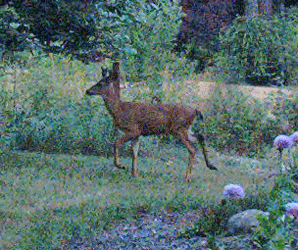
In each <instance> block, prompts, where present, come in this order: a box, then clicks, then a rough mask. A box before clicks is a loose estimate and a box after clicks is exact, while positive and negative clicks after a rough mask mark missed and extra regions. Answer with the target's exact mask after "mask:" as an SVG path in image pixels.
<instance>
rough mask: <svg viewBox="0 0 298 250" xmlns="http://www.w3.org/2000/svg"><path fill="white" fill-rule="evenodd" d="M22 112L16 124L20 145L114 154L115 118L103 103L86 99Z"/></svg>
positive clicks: (17, 140) (18, 143)
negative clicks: (113, 120) (95, 102)
mask: <svg viewBox="0 0 298 250" xmlns="http://www.w3.org/2000/svg"><path fill="white" fill-rule="evenodd" d="M35 111H36V109H35ZM20 112H21V113H20V116H19V117H20V119H19V121H18V123H17V124H16V125H15V126H16V130H17V131H18V132H17V133H16V135H15V146H16V147H18V148H21V149H27V150H42V151H46V152H60V153H61V152H63V153H69V154H70V153H83V154H96V155H98V154H100V155H110V154H111V153H112V150H111V149H112V147H111V145H112V142H113V135H114V133H113V132H114V129H113V125H112V120H111V118H110V117H109V115H108V114H107V112H106V110H105V108H103V106H101V105H98V104H93V105H91V104H90V103H89V104H88V103H87V101H86V102H85V103H81V104H79V103H75V104H69V105H68V106H66V107H64V108H55V107H53V108H51V109H50V110H48V109H42V110H40V111H39V112H37V113H35V114H34V113H33V112H32V111H30V112H29V113H25V112H23V111H22V110H20Z"/></svg>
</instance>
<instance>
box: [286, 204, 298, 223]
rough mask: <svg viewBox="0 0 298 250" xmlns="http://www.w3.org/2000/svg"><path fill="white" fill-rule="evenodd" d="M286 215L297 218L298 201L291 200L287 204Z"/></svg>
mask: <svg viewBox="0 0 298 250" xmlns="http://www.w3.org/2000/svg"><path fill="white" fill-rule="evenodd" d="M286 216H288V217H290V218H292V219H297V218H298V203H297V202H291V203H288V204H287V205H286Z"/></svg>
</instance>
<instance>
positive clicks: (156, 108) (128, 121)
mask: <svg viewBox="0 0 298 250" xmlns="http://www.w3.org/2000/svg"><path fill="white" fill-rule="evenodd" d="M196 114H197V110H196V109H194V108H191V107H188V106H183V105H168V104H147V103H133V102H122V103H121V105H120V106H119V112H118V114H117V117H119V119H116V120H115V123H116V126H117V127H118V128H119V129H120V130H122V131H124V132H127V131H130V130H136V129H138V130H139V133H140V134H142V135H153V134H155V135H158V134H172V133H174V134H175V132H176V131H178V130H179V129H180V128H188V127H189V126H190V125H191V123H192V122H193V120H194V118H195V116H196ZM117 120H118V121H117Z"/></svg>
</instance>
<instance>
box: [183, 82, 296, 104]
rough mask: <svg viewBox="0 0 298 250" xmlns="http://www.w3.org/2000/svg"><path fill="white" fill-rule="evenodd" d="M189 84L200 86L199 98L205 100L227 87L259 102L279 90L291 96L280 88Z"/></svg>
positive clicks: (287, 91) (207, 83) (208, 83)
mask: <svg viewBox="0 0 298 250" xmlns="http://www.w3.org/2000/svg"><path fill="white" fill-rule="evenodd" d="M187 83H188V84H194V85H198V86H199V89H200V91H199V93H198V94H199V96H201V97H203V98H204V99H205V98H206V99H208V98H209V95H210V93H212V91H214V89H215V87H217V86H221V87H222V88H226V87H227V86H233V88H235V89H239V90H241V91H242V92H243V93H245V94H247V95H250V96H251V97H253V98H256V99H259V100H265V99H266V98H267V97H268V94H276V93H277V92H278V91H279V90H280V91H282V92H283V93H285V94H287V95H289V94H291V92H290V91H289V90H285V89H281V88H278V87H262V86H247V85H225V84H220V83H215V82H205V81H187Z"/></svg>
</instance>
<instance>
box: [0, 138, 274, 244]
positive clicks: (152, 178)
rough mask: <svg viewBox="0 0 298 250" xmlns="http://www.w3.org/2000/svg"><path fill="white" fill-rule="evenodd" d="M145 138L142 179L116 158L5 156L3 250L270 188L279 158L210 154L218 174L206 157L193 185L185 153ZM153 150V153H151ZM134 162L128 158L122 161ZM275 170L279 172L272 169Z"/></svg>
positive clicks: (56, 241) (51, 241)
mask: <svg viewBox="0 0 298 250" xmlns="http://www.w3.org/2000/svg"><path fill="white" fill-rule="evenodd" d="M145 140H146V138H143V139H142V144H143V145H142V148H141V153H140V154H141V155H142V154H143V155H145V157H140V159H139V173H140V176H139V177H138V178H133V177H131V175H130V172H129V170H125V171H123V170H119V169H116V168H115V167H113V164H112V162H113V161H112V159H111V158H110V159H107V158H101V157H96V156H83V155H55V154H52V155H49V154H43V153H28V152H8V153H6V154H2V155H1V172H0V173H1V176H0V185H1V193H0V197H1V199H0V208H1V210H0V212H1V217H0V226H1V234H0V245H1V246H3V247H4V249H52V248H53V249H54V248H59V247H61V246H62V245H65V246H67V244H68V243H67V242H68V240H69V239H71V238H72V237H73V235H74V234H76V233H78V232H79V233H80V235H86V236H87V235H92V234H96V233H97V232H99V231H101V230H102V229H108V228H113V227H114V222H115V221H119V220H127V219H136V218H137V217H138V214H139V213H140V212H144V211H145V212H146V213H154V214H158V213H162V212H170V211H178V212H181V213H186V212H187V211H190V210H193V209H196V208H199V207H200V206H202V205H204V204H206V203H209V202H214V201H215V202H216V201H219V200H220V198H221V197H222V190H223V187H224V186H225V185H226V184H228V183H238V184H241V185H242V186H243V187H244V188H245V190H246V192H247V194H248V195H250V194H254V193H256V192H258V189H264V188H268V189H270V187H271V186H272V178H266V176H267V175H268V173H270V169H271V171H273V169H275V163H276V162H277V161H276V157H273V158H272V160H271V161H270V160H269V161H268V159H263V160H256V159H249V158H244V157H243V158H239V157H238V158H236V157H233V156H227V155H223V154H218V153H216V152H212V151H211V152H210V154H211V160H212V162H213V163H214V164H215V165H216V166H217V167H218V168H219V171H210V170H209V169H208V168H207V167H206V166H205V165H204V160H203V157H202V155H201V154H198V155H197V162H196V164H195V169H194V170H193V180H192V182H191V183H186V182H185V181H184V173H185V170H186V166H187V162H188V152H187V150H186V149H184V148H182V147H180V146H179V145H178V146H173V145H168V144H166V145H154V144H152V145H151V146H150V145H149V148H148V145H147V148H145V145H144V144H148V143H147V142H146V141H145ZM148 152H150V154H149V153H148ZM122 159H123V161H124V163H126V164H127V165H130V162H131V161H130V159H129V158H127V157H126V158H122ZM272 168H273V169H272Z"/></svg>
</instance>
